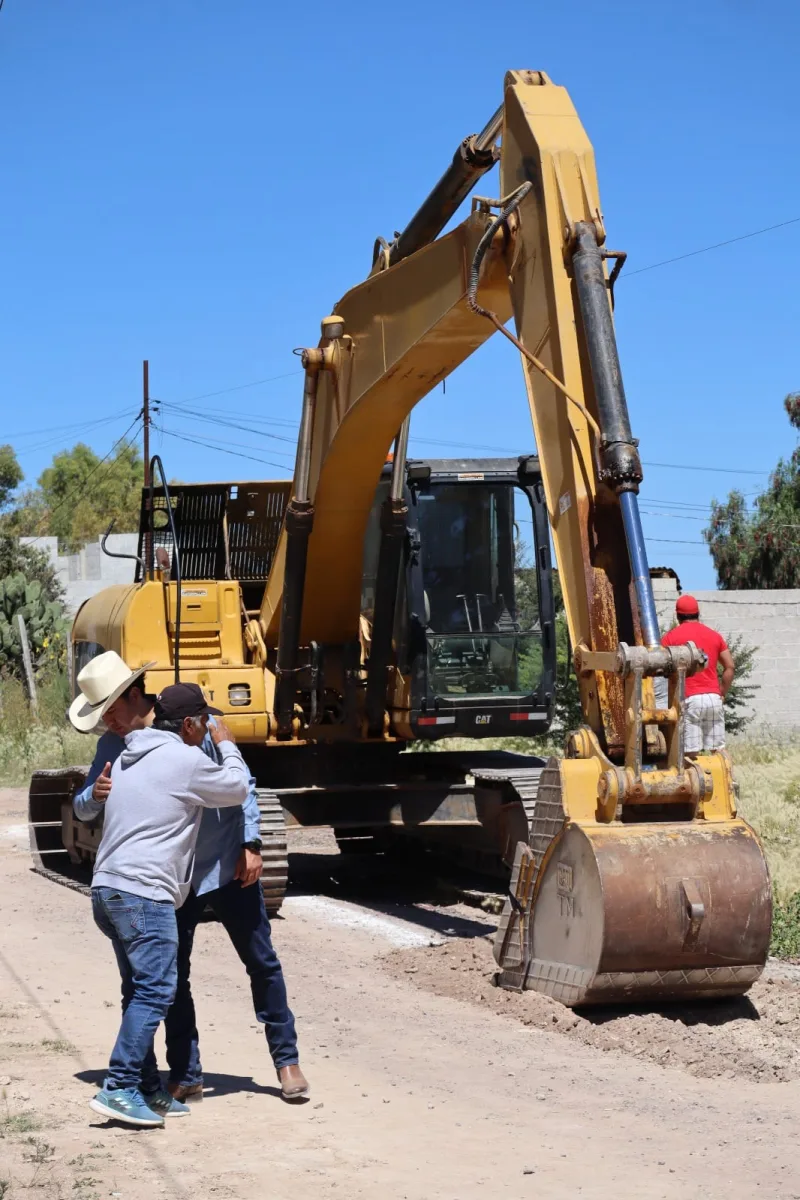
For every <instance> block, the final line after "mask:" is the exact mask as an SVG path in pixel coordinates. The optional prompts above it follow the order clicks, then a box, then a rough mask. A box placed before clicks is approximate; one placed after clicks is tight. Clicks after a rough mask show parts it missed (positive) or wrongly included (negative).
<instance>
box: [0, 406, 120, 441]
mask: <svg viewBox="0 0 800 1200" xmlns="http://www.w3.org/2000/svg"><path fill="white" fill-rule="evenodd" d="M133 411H134V410H133V409H132V408H129V409H123V411H122V412H119V413H115V414H114V416H113V417H98V418H97V420H94V421H79V422H77V423H76V422H75V421H72V422H71V423H70V424H69V425H50V426H49V432H50V433H60V432H63V431H64V430H70V429H73V430H74V429H88V428H89V427H90V426H92V425H108V424H109V423H110V422H111V421H119V420H121V418H122V417H129V416H130V415H131V413H132V412H133ZM43 433H44V429H43V428H42V426H41V425H40V426H39V428H38V429H23V430H22V431H17V432H15V433H7V432H5V431H4V433H3V436H4V437H7V438H23V437H41V435H42V434H43Z"/></svg>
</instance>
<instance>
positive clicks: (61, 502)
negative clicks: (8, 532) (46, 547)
mask: <svg viewBox="0 0 800 1200" xmlns="http://www.w3.org/2000/svg"><path fill="white" fill-rule="evenodd" d="M141 420H142V413H141V412H139V413H138V415H137V416H136V417H135V418H134V420H133V421H132V422H131V424H130V425H129V426H128V428H127V429H126V430H125V432H124V433H123V435H122V437H120V438H117V440H116V442H114V445H113V446H112V447H111V449H110V450H109V451H108V453H107V454H104V455H103V457H102V458H101V459H100V461H99V462H98V463H96V464H95V465H94V466H93V467H92V469H91V471H89V473H88V474H87V475H85V476H84V478H83V479H82V480H81V482H80V484H79V485H78V487H76V488H73V490H72V491H71V492H68V493H67V495H66V496H63V497H62V498H61V500H59V502H58V504H56V505H54V506H53V508H50V509H48V510H47V512H46V513H45V515H44V517H43V518H42V521H41V523H40V524H45V523H47V522H49V521H50V520H51V519H52V517H53V514H54V513H57V512H58V511H59V509H62V508H63V507H64V505H65V504H67V503H68V502H69V501H70V500H73V499H74V498H75V497H76V496H78V495H83V494H84V493H85V490H86V484H87V483H88V482H89V480H90V479H92V478H93V476H94V475H96V474H97V472H98V471H99V470H100V468H101V467H102V465H103V463H105V462H108V460H109V458H110V457H111V455H112V454H113V453H114V451H115V450H116V449H117V447H118V446H119V445H121V443H122V442H124V441H125V439H126V438H127V437H128V435H129V434H130V433H131V431H132V430H133V429H134V428H135V427H136V426H137V425H139V423H140V422H141ZM118 461H119V459H118V458H117V459H115V460H114V462H113V463H112V464H111V467H110V469H109V470H108V471H106V472H105V473H104V475H103V476H102V478H101V479H99V480H97V483H102V482H103V480H105V479H107V478H108V477H109V475H110V474H111V473H112V471H113V470H114V469H115V468H116V466H117V464H118ZM43 537H47V534H45V533H38V534H36V536H35V537H33V538H32V539H31V540H30V541H29V542H28V543H27V544H28V545H33V544H34V543H35V542H38V541H41V539H42V538H43Z"/></svg>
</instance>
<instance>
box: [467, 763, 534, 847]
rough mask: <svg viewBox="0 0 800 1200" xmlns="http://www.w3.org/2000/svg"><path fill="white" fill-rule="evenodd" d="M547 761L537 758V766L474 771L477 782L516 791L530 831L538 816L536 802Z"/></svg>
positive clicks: (516, 796)
mask: <svg viewBox="0 0 800 1200" xmlns="http://www.w3.org/2000/svg"><path fill="white" fill-rule="evenodd" d="M544 768H545V763H544V760H543V759H539V760H537V766H535V767H523V768H522V769H516V770H513V771H502V770H494V769H489V770H477V771H473V775H474V776H475V782H476V783H482V784H486V785H488V786H491V785H492V784H494V785H499V786H500V787H505V788H507V789H509V790H510V791H513V792H514V793H515V798H516V799H518V800H519V801H520V803H521V804H522V807H523V808H524V810H525V818H526V820H527V822H528V832H529V833H530V831H531V830H532V828H533V822H534V819H535V817H536V803H537V799H538V795H539V781H540V780H541V777H542V772H543V771H544Z"/></svg>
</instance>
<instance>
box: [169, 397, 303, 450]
mask: <svg viewBox="0 0 800 1200" xmlns="http://www.w3.org/2000/svg"><path fill="white" fill-rule="evenodd" d="M160 406H161V407H162V408H166V409H169V410H170V414H171V415H172V416H175V417H181V416H188V417H194V418H195V420H198V421H205V422H206V424H208V425H225V426H227V427H228V428H229V429H239V430H241V431H242V433H252V434H254V435H255V436H256V437H264V438H272V439H273V440H274V441H277V442H289V444H290V445H294V443H295V441H296V438H293V437H284V436H283V435H282V434H280V433H267V432H265V431H263V430H261V429H252V428H251V427H250V426H249V425H239V424H238V423H237V422H235V421H228V420H226V419H225V418H224V417H217V416H214V417H209V416H206V414H205V413H202V412H197V411H196V410H195V409H191V408H181V409H176V408H175V405H173V404H166V403H164V404H161V405H160ZM168 415H169V414H168Z"/></svg>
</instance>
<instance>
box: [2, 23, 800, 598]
mask: <svg viewBox="0 0 800 1200" xmlns="http://www.w3.org/2000/svg"><path fill="white" fill-rule="evenodd" d="M489 12H490V10H488V9H487V8H486V6H485V5H484V4H478V3H475V2H474V0H460V2H459V3H458V4H456V3H453V2H452V0H447V2H446V3H441V2H440V3H439V4H438V5H431V4H425V5H423V4H421V3H419V2H417V0H412V2H411V3H407V4H406V5H405V6H404V7H403V9H402V14H401V12H400V10H398V9H397V8H392V9H391V10H390V9H388V8H384V9H381V8H380V6H375V5H366V4H363V3H347V2H344V3H340V4H338V5H335V6H333V7H331V6H330V5H327V4H321V3H318V2H317V0H309V2H307V3H306V4H304V5H303V6H302V8H298V9H294V8H292V7H291V6H287V5H281V6H277V5H272V4H270V3H268V2H266V0H232V2H231V3H228V4H225V5H223V4H220V3H219V2H217V3H215V4H212V3H209V2H208V0H192V2H191V3H189V2H188V0H139V2H138V3H137V4H122V3H119V2H116V3H115V2H113V0H70V2H69V3H65V2H64V0H5V3H4V5H3V8H2V12H0V99H1V102H2V112H3V114H4V120H3V126H4V129H3V133H4V138H3V150H2V156H0V178H2V210H3V217H4V221H3V236H2V278H3V288H2V298H1V299H0V304H1V305H2V312H1V313H0V318H1V319H0V346H1V348H2V360H1V361H2V372H1V373H0V388H2V400H1V402H0V403H1V408H0V412H1V413H2V416H0V440H3V441H6V440H8V441H11V442H12V443H13V444H14V445H15V446H17V448H18V451H19V454H20V459H21V463H22V466H23V469H24V470H25V472H26V476H27V478H28V480H29V481H31V482H32V481H33V480H35V478H36V476H37V475H38V473H39V472H40V471H41V470H42V468H43V467H44V466H46V465H47V463H48V462H49V460H50V458H51V456H52V454H53V452H54V451H55V450H57V449H60V448H61V447H62V446H65V445H71V444H72V443H73V442H74V441H75V440H77V439H78V437H81V436H82V437H83V438H84V440H86V441H88V442H89V444H90V445H92V446H93V447H94V449H95V450H96V451H98V453H101V454H103V453H105V452H106V451H107V450H108V449H109V447H110V446H111V445H112V443H113V442H114V440H115V439H116V438H118V437H119V436H120V435H121V434H122V433H123V432H124V430H125V429H126V427H127V425H128V424H129V423H130V421H131V420H132V419H133V417H134V415H135V412H136V410H137V409H138V406H139V405H140V398H141V360H142V359H143V358H149V360H150V375H151V392H152V394H153V395H154V396H155V397H158V398H161V399H162V400H164V401H167V402H169V403H177V402H182V401H185V400H187V399H188V398H191V397H197V396H203V395H205V394H207V393H213V392H222V393H224V394H221V395H216V396H208V397H207V398H205V399H203V400H198V401H196V402H195V404H194V405H192V404H184V405H183V411H182V412H181V411H180V410H173V411H171V412H170V411H169V410H168V409H167V408H164V409H163V410H162V413H161V415H160V416H159V418H158V419H159V420H160V422H161V424H162V425H163V427H164V428H165V429H167V430H171V431H173V434H174V433H179V434H182V435H183V437H192V438H195V439H199V440H200V441H201V442H203V443H205V444H204V445H197V444H194V443H190V442H187V441H184V440H179V439H178V438H177V437H175V436H172V435H157V436H156V437H155V440H154V446H155V448H156V449H158V448H161V450H162V453H163V456H164V459H165V464H166V468H167V471H168V473H169V474H170V475H171V476H177V477H179V478H182V479H186V480H190V479H197V480H210V479H226V478H229V479H236V478H238V479H244V478H247V477H256V478H258V477H275V476H276V475H280V474H282V473H283V474H287V473H288V471H289V465H290V463H291V461H292V451H293V432H294V431H293V427H292V425H291V424H290V423H291V422H293V421H296V419H297V415H298V411H299V401H300V388H301V378H300V375H299V374H293V372H296V371H297V367H298V363H297V360H296V359H295V358H293V357H292V353H291V352H292V349H293V347H295V346H298V345H309V344H314V343H315V342H316V339H317V336H318V331H319V321H320V318H321V317H322V316H324V315H326V314H327V313H328V312H329V311H330V310H331V309H332V307H333V305H334V304H335V301H336V300H337V298H338V297H339V296H340V295H341V294H342V293H343V292H344V291H346V290H347V289H348V288H349V287H350V286H352V285H353V284H354V283H356V282H358V281H359V280H360V279H362V278H363V277H364V276H365V275H366V273H367V272H368V270H369V265H370V258H371V248H372V243H373V240H374V238H375V237H376V235H378V234H382V235H384V236H390V235H391V234H392V232H393V230H394V229H396V228H400V227H402V225H403V224H404V223H405V221H406V220H407V219H408V217H409V216H410V215H411V213H412V212H413V210H414V209H415V207H416V206H417V204H418V203H419V201H420V200H421V199H422V198H423V197H424V195H425V194H426V193H427V191H428V190H429V188H430V186H431V185H432V184H433V183H434V182H435V180H436V179H437V178H438V176H439V174H440V173H441V171H442V169H443V168H444V166H445V165H446V163H447V161H448V160H449V158H450V157H451V155H452V153H453V151H454V149H455V147H456V145H457V143H458V142H459V141H460V139H461V138H462V137H463V136H465V135H466V134H468V133H470V132H473V131H475V130H477V129H478V128H480V127H481V126H482V125H483V123H484V122H485V120H486V119H487V118H488V116H489V115H490V114H491V113H492V112H493V110H494V109H495V108H496V107H497V105H498V104H499V103H500V102H501V99H502V83H503V75H504V72H505V71H506V70H507V69H508V68H509V67H526V68H541V69H544V70H546V71H547V72H548V73H549V74H550V76H551V77H552V78H553V79H554V81H555V82H557V83H562V84H564V85H566V86H567V88H568V89H569V90H570V92H571V94H572V97H573V100H574V102H575V104H576V106H577V108H578V111H579V113H580V115H581V117H582V120H583V122H584V125H585V126H586V128H587V131H588V133H589V136H590V138H591V139H592V141H593V143H594V146H595V150H596V154H597V162H598V170H599V176H600V187H601V195H602V201H603V209H604V213H605V219H606V226H607V229H608V231H609V241H610V243H613V245H614V246H615V247H617V246H619V247H622V248H624V249H626V250H627V251H628V253H629V259H628V265H627V267H626V271H625V273H623V276H622V278H621V280H620V283H619V288H618V302H617V311H616V316H617V330H618V336H619V341H620V353H621V358H622V365H623V372H624V376H625V383H626V389H627V393H628V400H629V404H630V409H631V415H632V422H633V427H634V432H635V433H636V434H637V436H638V437H639V438H640V439H641V451H642V457H643V459H644V461H645V463H646V464H647V463H668V464H678V466H679V469H676V468H675V466H671V467H661V466H659V467H647V468H646V478H645V483H644V485H643V492H642V494H643V498H644V499H643V509H644V512H645V517H644V521H645V531H646V533H647V536H648V539H649V554H650V562H651V564H669V565H672V566H674V567H675V568H676V569H677V570H678V573H679V574H680V576H681V581H682V583H683V584H684V586H685V587H696V588H701V587H712V586H714V575H713V569H712V567H711V563H710V560H709V558H708V555H707V553H706V551H705V550H704V548H703V546H702V544H701V542H700V531H701V529H702V528H703V520H702V517H703V514H704V511H705V510H706V509H707V505H708V502H709V500H710V499H711V497H712V496H717V497H722V496H724V495H725V494H727V491H728V490H729V489H730V488H731V487H733V486H739V487H741V488H742V490H744V491H745V492H747V493H755V492H756V491H757V490H758V489H759V487H760V486H762V485H763V484H764V483H765V482H766V478H767V475H766V472H767V471H768V470H769V469H770V468H771V467H772V466H773V465H774V463H775V461H776V460H777V458H778V457H779V456H780V455H782V454H783V455H785V454H787V453H789V452H790V451H791V449H792V448H793V445H794V436H793V433H792V431H791V429H790V427H789V425H788V422H787V421H786V418H785V416H784V414H783V409H782V403H781V402H782V399H783V396H784V395H785V394H786V393H787V392H788V391H790V390H793V389H798V388H800V363H798V361H797V350H796V346H797V332H796V329H797V316H798V314H797V300H796V296H797V279H798V277H800V224H795V225H789V226H787V227H786V228H784V229H781V230H777V231H775V232H772V233H767V234H765V235H764V236H762V237H758V238H754V239H752V240H749V241H744V242H740V243H738V244H736V245H734V246H730V247H727V248H724V249H720V250H715V251H712V252H710V253H708V254H703V255H700V256H697V257H695V258H690V259H685V260H683V261H681V262H678V263H674V264H672V265H669V266H664V267H661V268H659V269H657V270H652V271H646V272H643V273H642V274H640V275H634V274H633V272H634V271H636V270H637V269H638V268H641V267H645V266H648V265H650V264H652V263H656V262H659V261H661V260H663V259H668V258H671V257H672V256H674V255H680V254H683V253H686V252H688V251H691V250H695V249H698V248H701V247H703V246H707V245H709V244H710V243H713V242H718V241H722V240H724V239H726V238H732V237H736V236H737V235H740V234H743V233H747V232H749V231H751V230H755V229H760V228H762V227H764V226H768V225H772V224H775V223H777V222H781V221H787V220H789V219H791V218H793V217H797V216H800V199H798V197H800V186H799V185H800V144H799V143H800V126H798V123H797V120H796V113H797V95H796V92H797V84H796V47H797V44H798V38H800V7H798V6H797V5H796V4H793V3H791V2H790V0H781V2H779V0H764V2H762V3H760V4H758V5H756V4H753V3H751V2H750V0H704V3H703V4H702V5H690V4H683V5H675V4H670V5H667V4H659V5H643V4H641V3H634V2H632V0H631V2H627V0H606V3H604V4H603V5H602V6H598V5H597V4H596V3H588V2H585V0H574V2H573V3H571V4H569V5H564V4H558V3H555V2H551V3H547V4H544V3H526V4H523V5H519V6H500V7H498V8H497V9H496V11H495V15H494V16H490V15H489ZM485 190H487V191H488V190H490V189H489V187H488V186H487V188H486V189H485ZM626 274H627V275H628V278H626V277H625V276H626ZM256 380H270V381H271V382H269V383H262V384H259V385H258V386H254V387H242V388H240V389H239V390H235V391H232V390H231V391H229V390H228V389H232V388H239V385H244V384H250V383H251V382H253V381H256ZM187 409H190V410H196V411H198V412H200V413H201V414H204V415H205V416H206V417H208V418H211V420H210V421H209V420H206V421H200V420H199V419H197V418H196V417H193V416H191V415H189V413H187V411H186V410H187ZM216 417H222V418H224V419H226V420H229V421H232V422H241V424H242V425H245V426H249V427H251V428H253V427H257V428H259V429H261V430H262V431H263V434H271V435H273V436H272V437H267V436H254V435H253V434H252V433H248V432H245V431H244V430H236V429H231V428H229V427H227V426H225V427H223V426H219V425H215V424H214V419H215V418H216ZM101 420H102V421H103V422H104V423H103V424H95V425H91V426H89V425H87V427H86V428H85V429H78V428H76V427H77V426H78V424H79V423H81V422H99V421H101ZM269 422H274V423H269ZM61 427H66V428H61ZM412 433H413V436H414V439H415V440H414V441H413V443H412V451H413V452H414V453H416V454H428V455H437V456H439V455H442V456H444V455H447V454H448V453H454V454H463V453H469V452H470V448H472V447H474V453H475V454H479V453H481V451H483V450H487V451H488V450H489V448H491V449H492V450H494V449H495V448H496V449H499V450H502V451H505V450H507V451H509V452H510V453H520V452H523V451H526V450H528V449H529V448H531V447H532V444H533V438H532V433H531V428H530V419H529V415H528V410H527V404H526V401H525V396H524V389H523V385H522V378H521V374H520V369H519V364H518V360H517V358H516V356H515V354H514V353H513V351H511V350H510V348H509V347H508V346H507V345H503V344H500V340H499V339H498V338H495V339H493V341H492V343H490V344H489V345H488V346H487V347H486V348H485V349H484V350H483V351H481V353H479V354H478V355H476V356H475V357H474V359H473V360H472V361H471V362H470V363H469V364H467V365H466V367H464V368H462V370H461V371H459V372H458V373H457V374H456V375H455V376H453V377H452V378H451V380H449V381H448V386H447V392H446V394H445V395H444V396H443V395H442V393H441V390H439V391H437V392H436V393H434V394H433V395H431V396H429V397H427V398H426V400H424V401H423V402H422V404H421V405H420V406H419V408H418V409H417V410H416V413H415V417H414V421H413V424H412ZM453 438H455V439H456V441H455V442H454V441H452V440H451V439H453ZM281 439H284V440H281ZM285 439H288V440H285ZM462 443H463V444H462ZM224 451H235V452H236V453H237V454H250V455H252V456H253V457H254V458H256V459H259V460H261V461H258V462H256V461H251V460H250V459H246V458H240V457H235V456H234V455H231V454H229V453H225V452H224ZM272 464H276V465H272ZM282 464H285V468H286V469H285V470H284V471H283V472H281V470H280V467H281V465H282ZM696 466H706V467H708V466H713V467H717V468H725V471H726V473H723V472H721V471H719V472H710V471H698V470H692V469H689V468H690V467H696ZM727 472H730V473H727ZM745 472H762V474H747V473H745Z"/></svg>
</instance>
